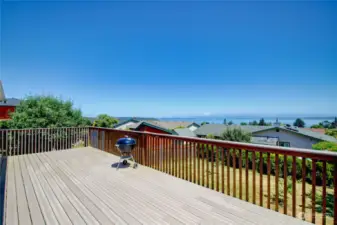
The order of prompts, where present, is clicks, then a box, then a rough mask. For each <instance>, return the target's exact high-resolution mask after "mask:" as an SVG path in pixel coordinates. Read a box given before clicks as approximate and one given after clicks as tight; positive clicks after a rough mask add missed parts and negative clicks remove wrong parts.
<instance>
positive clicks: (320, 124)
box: [310, 123, 324, 128]
mask: <svg viewBox="0 0 337 225" xmlns="http://www.w3.org/2000/svg"><path fill="white" fill-rule="evenodd" d="M310 128H324V126H323V124H322V123H319V124H314V125H312V126H311V127H310Z"/></svg>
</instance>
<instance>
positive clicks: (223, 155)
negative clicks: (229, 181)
mask: <svg viewBox="0 0 337 225" xmlns="http://www.w3.org/2000/svg"><path fill="white" fill-rule="evenodd" d="M221 189H222V191H221V192H222V193H225V149H224V148H221Z"/></svg>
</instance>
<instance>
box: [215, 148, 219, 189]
mask: <svg viewBox="0 0 337 225" xmlns="http://www.w3.org/2000/svg"><path fill="white" fill-rule="evenodd" d="M215 150H216V154H215V160H216V191H219V147H218V146H215Z"/></svg>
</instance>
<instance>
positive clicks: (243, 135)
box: [220, 127, 252, 143]
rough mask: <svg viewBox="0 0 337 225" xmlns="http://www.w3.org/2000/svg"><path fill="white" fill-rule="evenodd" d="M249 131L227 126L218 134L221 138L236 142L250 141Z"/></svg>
mask: <svg viewBox="0 0 337 225" xmlns="http://www.w3.org/2000/svg"><path fill="white" fill-rule="evenodd" d="M251 137H252V134H251V133H248V132H245V131H243V130H242V129H241V128H236V127H235V128H227V129H226V130H225V131H224V132H223V133H222V134H221V136H220V139H221V140H226V141H236V142H248V143H249V142H250V140H251Z"/></svg>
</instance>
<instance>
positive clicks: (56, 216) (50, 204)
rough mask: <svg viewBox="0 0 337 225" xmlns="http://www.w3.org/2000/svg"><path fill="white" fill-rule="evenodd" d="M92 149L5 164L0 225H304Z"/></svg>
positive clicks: (14, 159) (21, 158)
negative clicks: (116, 165) (115, 165)
mask: <svg viewBox="0 0 337 225" xmlns="http://www.w3.org/2000/svg"><path fill="white" fill-rule="evenodd" d="M118 159H119V158H118V157H116V156H114V155H112V154H109V153H106V152H102V151H100V150H97V149H94V148H79V149H72V150H62V151H51V152H45V153H35V154H29V155H20V156H10V157H8V160H7V163H8V165H7V181H6V191H7V194H6V199H5V207H6V208H5V224H8V225H11V224H18V223H19V221H21V224H22V221H27V223H24V224H29V221H31V223H32V224H37V225H40V224H62V225H63V224H95V225H96V224H271V223H272V224H287V225H292V224H309V223H305V222H303V221H301V220H299V219H294V218H292V217H289V216H285V215H282V214H280V213H277V212H273V211H272V210H268V209H265V208H261V207H259V206H256V205H253V204H250V203H247V202H244V201H240V200H238V199H234V198H232V197H230V196H226V195H223V194H221V193H218V192H215V191H213V190H210V189H207V188H204V187H201V186H198V185H196V184H193V183H191V182H187V181H185V180H182V179H178V178H175V177H173V176H170V175H167V174H164V173H162V172H159V171H156V170H153V169H151V168H147V167H144V166H139V167H138V168H137V169H132V168H131V167H130V168H121V169H120V170H118V171H117V170H116V168H113V167H112V166H111V165H112V164H113V163H115V162H117V161H118Z"/></svg>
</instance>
